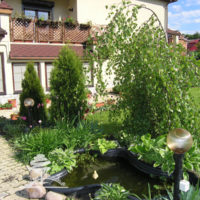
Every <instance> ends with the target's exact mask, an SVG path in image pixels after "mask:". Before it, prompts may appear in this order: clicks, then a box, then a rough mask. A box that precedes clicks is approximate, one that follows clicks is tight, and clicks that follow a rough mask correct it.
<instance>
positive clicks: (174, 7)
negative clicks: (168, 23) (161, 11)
mask: <svg viewBox="0 0 200 200" xmlns="http://www.w3.org/2000/svg"><path fill="white" fill-rule="evenodd" d="M172 9H173V10H174V11H175V12H179V11H181V10H182V7H181V6H180V5H173V6H172Z"/></svg>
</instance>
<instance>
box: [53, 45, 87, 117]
mask: <svg viewBox="0 0 200 200" xmlns="http://www.w3.org/2000/svg"><path fill="white" fill-rule="evenodd" d="M50 95H51V109H50V113H51V118H52V119H53V120H54V121H56V120H59V119H63V118H66V119H67V120H69V121H73V120H74V119H75V118H76V119H77V118H78V117H79V118H80V119H81V118H82V117H83V114H84V112H85V110H86V92H85V78H84V73H83V68H82V63H81V61H80V59H79V58H78V57H77V56H76V54H75V53H74V52H73V51H72V50H71V49H69V48H68V47H67V46H64V47H63V48H62V50H61V51H60V53H59V57H58V59H57V60H55V62H54V68H53V70H52V72H51V77H50Z"/></svg>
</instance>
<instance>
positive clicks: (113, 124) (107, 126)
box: [87, 111, 122, 136]
mask: <svg viewBox="0 0 200 200" xmlns="http://www.w3.org/2000/svg"><path fill="white" fill-rule="evenodd" d="M87 121H88V122H93V123H94V122H95V123H98V125H99V127H100V128H101V129H102V131H103V133H105V134H107V135H112V136H114V135H116V134H117V133H119V131H120V130H122V119H121V118H120V117H119V118H118V119H117V120H111V117H110V115H109V111H102V112H96V113H94V114H89V115H88V116H87Z"/></svg>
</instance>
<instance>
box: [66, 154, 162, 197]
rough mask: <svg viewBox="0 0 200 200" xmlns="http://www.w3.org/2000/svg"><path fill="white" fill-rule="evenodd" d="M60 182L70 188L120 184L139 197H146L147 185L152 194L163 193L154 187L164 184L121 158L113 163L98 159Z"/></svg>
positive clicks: (78, 168) (77, 169) (79, 168)
mask: <svg viewBox="0 0 200 200" xmlns="http://www.w3.org/2000/svg"><path fill="white" fill-rule="evenodd" d="M95 171H96V172H95ZM95 176H96V177H95ZM97 176H98V178H97ZM95 178H96V179H95ZM62 182H64V183H65V185H66V186H67V187H70V188H71V187H78V186H84V185H90V184H101V183H120V185H122V186H123V187H124V188H125V189H127V190H129V191H130V192H131V193H135V194H137V195H139V196H142V194H146V195H148V183H149V184H150V186H151V192H152V194H158V193H163V192H162V191H161V190H158V189H157V190H156V189H154V188H153V186H154V185H159V186H161V187H162V188H164V185H165V184H166V183H165V182H164V181H161V180H160V179H155V178H151V177H150V176H148V175H146V174H143V173H141V172H139V171H138V170H137V169H135V168H134V167H133V166H131V165H130V164H129V163H128V162H127V161H126V160H124V159H121V158H120V159H118V160H117V161H115V162H112V161H105V160H103V159H102V158H98V159H95V161H91V162H87V163H85V164H82V165H80V166H79V167H77V168H75V169H74V170H73V171H72V172H71V173H70V174H68V175H67V176H66V177H64V178H63V179H62Z"/></svg>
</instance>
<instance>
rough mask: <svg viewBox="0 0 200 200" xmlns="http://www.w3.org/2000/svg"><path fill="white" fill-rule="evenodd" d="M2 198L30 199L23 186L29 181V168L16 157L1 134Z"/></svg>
mask: <svg viewBox="0 0 200 200" xmlns="http://www.w3.org/2000/svg"><path fill="white" fill-rule="evenodd" d="M0 147H1V153H0V200H2V199H3V200H24V199H28V196H27V194H26V192H25V191H24V190H23V186H24V185H25V184H27V183H28V180H26V177H27V175H28V170H27V169H26V167H25V166H24V165H22V164H21V163H19V162H17V161H16V160H15V158H14V151H13V149H12V148H11V147H10V145H9V144H8V142H7V141H6V139H5V138H3V137H2V136H1V135H0Z"/></svg>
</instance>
